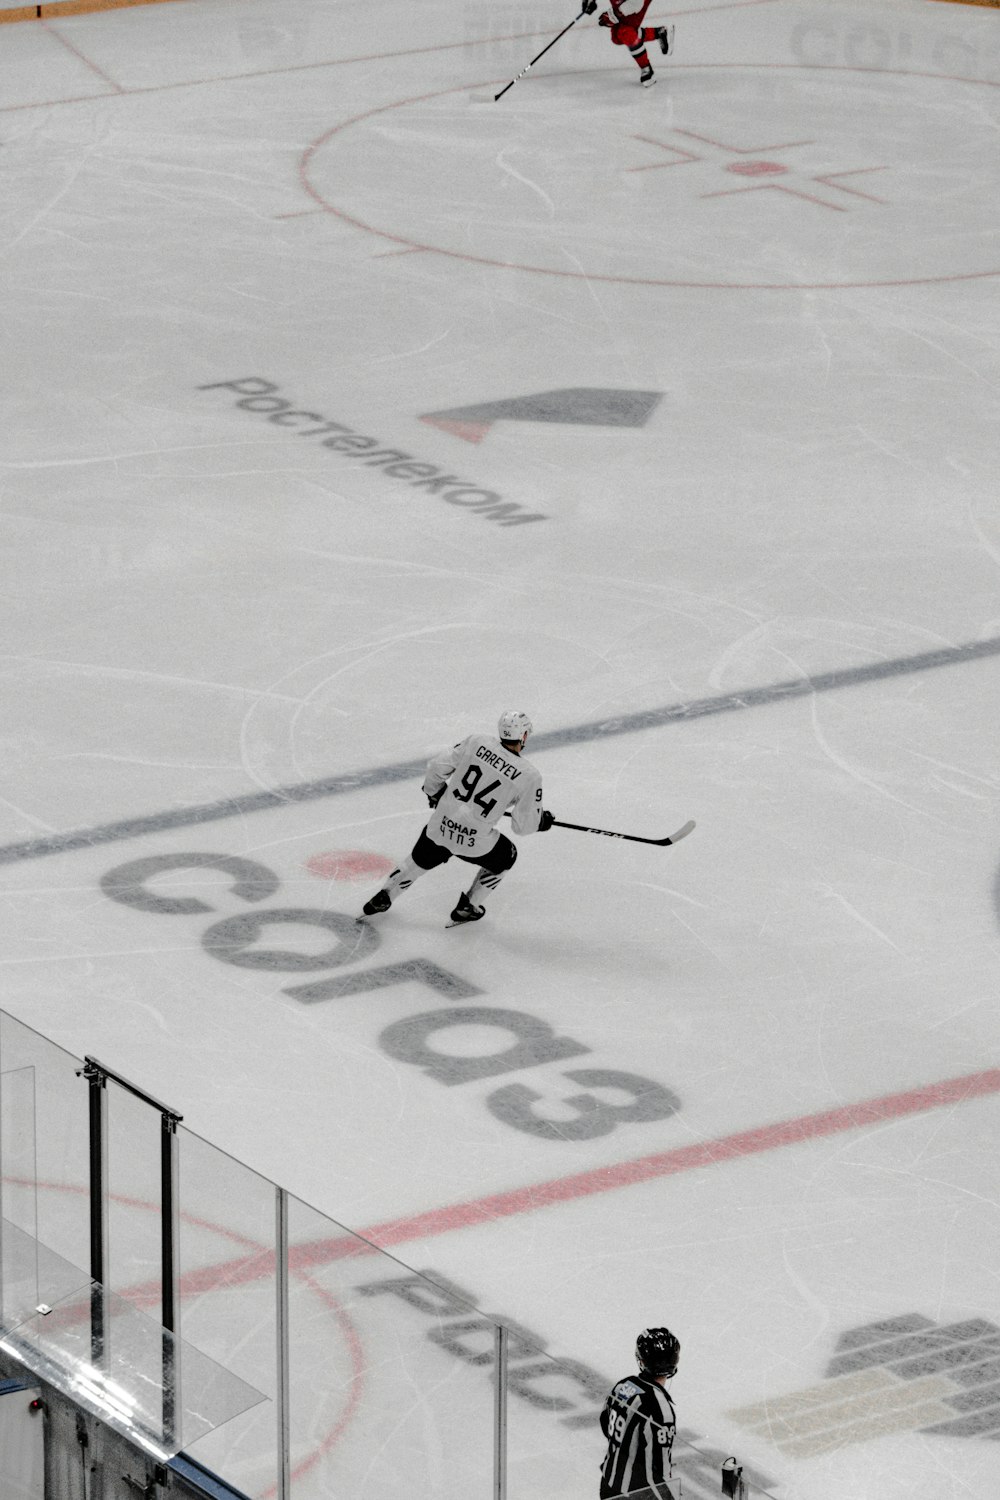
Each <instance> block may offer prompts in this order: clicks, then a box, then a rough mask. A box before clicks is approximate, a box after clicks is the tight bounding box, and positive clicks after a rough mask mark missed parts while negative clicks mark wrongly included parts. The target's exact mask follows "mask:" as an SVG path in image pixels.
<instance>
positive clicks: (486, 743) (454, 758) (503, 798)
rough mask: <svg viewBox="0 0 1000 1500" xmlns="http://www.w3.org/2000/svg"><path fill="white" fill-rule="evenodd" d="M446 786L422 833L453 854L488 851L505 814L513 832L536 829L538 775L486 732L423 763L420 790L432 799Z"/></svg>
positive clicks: (539, 806)
mask: <svg viewBox="0 0 1000 1500" xmlns="http://www.w3.org/2000/svg"><path fill="white" fill-rule="evenodd" d="M443 786H446V790H445V794H444V796H443V797H442V798H441V801H440V802H439V803H438V805H437V809H436V811H435V812H434V813H432V814H431V817H430V819H429V821H428V824H427V833H428V836H429V837H430V838H432V839H433V840H434V842H435V843H437V844H442V845H443V846H444V848H446V849H450V850H451V851H452V852H453V853H455V854H465V855H469V854H477V855H479V854H488V853H489V852H490V850H491V849H492V848H493V845H494V844H495V843H496V841H497V839H498V838H499V836H500V835H499V830H498V829H497V826H496V825H497V824H498V823H499V821H500V819H501V818H502V817H503V815H504V813H505V812H509V813H510V815H511V826H512V827H513V829H514V832H515V833H522V834H524V833H537V832H538V821H539V818H540V817H541V812H542V778H541V776H540V775H539V773H538V770H537V768H536V767H535V766H533V765H532V764H531V761H530V760H525V758H524V756H523V755H515V754H514V753H513V751H510V750H505V749H504V747H503V745H502V744H501V743H500V741H499V740H496V739H493V738H492V737H491V736H490V735H480V734H470V735H468V736H467V738H466V739H464V740H461V741H460V742H459V744H457V745H453V746H452V747H451V749H450V750H443V751H442V752H441V754H440V755H435V757H434V759H433V760H432V761H430V762H429V763H428V766H427V775H426V776H425V777H424V791H425V792H426V793H427V794H428V796H431V797H433V796H434V794H435V792H438V791H440V790H441V788H442V787H443Z"/></svg>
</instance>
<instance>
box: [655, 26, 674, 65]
mask: <svg viewBox="0 0 1000 1500" xmlns="http://www.w3.org/2000/svg"><path fill="white" fill-rule="evenodd" d="M656 35H657V38H658V39H659V43H660V51H661V52H662V53H663V55H664V57H669V55H670V53H671V52H672V51H673V49H674V28H673V27H672V26H657V28H656Z"/></svg>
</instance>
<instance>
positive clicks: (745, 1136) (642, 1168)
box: [296, 1068, 1000, 1266]
mask: <svg viewBox="0 0 1000 1500" xmlns="http://www.w3.org/2000/svg"><path fill="white" fill-rule="evenodd" d="M995 1093H1000V1068H990V1069H987V1070H986V1071H985V1072H982V1073H969V1074H966V1075H965V1076H964V1077H962V1078H948V1079H945V1080H944V1081H942V1082H940V1083H929V1084H925V1085H923V1086H922V1087H920V1088H915V1089H907V1090H906V1091H905V1092H904V1093H899V1094H885V1095H883V1096H882V1097H881V1098H878V1099H866V1100H862V1102H861V1103H860V1104H845V1105H842V1106H841V1107H840V1108H839V1109H828V1110H824V1111H822V1112H821V1113H820V1114H815V1115H801V1116H799V1118H798V1119H793V1120H779V1121H778V1122H777V1123H776V1124H773V1125H761V1126H759V1127H758V1128H757V1129H755V1130H743V1131H739V1132H738V1133H737V1134H735V1135H724V1136H720V1137H718V1138H717V1139H716V1140H712V1141H702V1142H700V1143H699V1144H698V1145H694V1146H679V1147H677V1148H676V1149H675V1150H673V1151H661V1152H657V1153H656V1154H655V1155H652V1156H640V1157H637V1158H636V1159H635V1160H633V1161H623V1162H618V1163H616V1164H615V1165H613V1166H607V1167H596V1168H594V1169H593V1170H591V1171H588V1172H576V1173H574V1174H572V1175H571V1176H569V1177H557V1178H554V1179H553V1180H552V1181H550V1182H540V1183H536V1184H535V1185H534V1186H533V1187H524V1188H513V1189H512V1190H510V1191H509V1192H505V1193H492V1194H490V1195H489V1196H488V1197H485V1198H474V1199H472V1200H470V1201H469V1202H468V1203H453V1204H450V1205H448V1206H447V1207H445V1208H436V1209H431V1210H429V1211H428V1212H427V1213H421V1214H413V1215H412V1216H411V1217H409V1218H405V1219H390V1220H389V1221H388V1222H387V1223H385V1224H375V1225H372V1227H371V1228H369V1229H366V1230H364V1231H363V1235H364V1240H365V1241H370V1242H371V1246H372V1248H375V1249H378V1248H382V1247H387V1246H389V1245H399V1244H402V1243H403V1242H404V1241H405V1240H423V1239H428V1238H429V1237H430V1236H432V1235H435V1234H446V1233H447V1232H448V1231H449V1230H452V1229H469V1228H471V1227H472V1226H473V1225H475V1224H488V1223H491V1222H492V1221H493V1220H494V1219H505V1218H510V1217H511V1216H512V1215H514V1214H521V1213H533V1212H534V1210H535V1209H539V1208H546V1207H548V1206H549V1205H550V1204H554V1203H569V1202H572V1201H573V1200H574V1199H577V1198H586V1197H590V1196H591V1195H593V1194H595V1193H608V1192H612V1191H615V1190H617V1189H618V1188H624V1187H631V1186H632V1184H634V1183H638V1182H650V1181H652V1180H653V1179H654V1178H657V1177H671V1176H673V1175H674V1174H675V1173H678V1172H690V1171H693V1170H695V1169H696V1168H698V1167H715V1166H719V1165H721V1164H722V1163H723V1162H728V1161H735V1160H737V1159H738V1158H739V1157H742V1156H756V1155H757V1154H758V1153H759V1152H762V1151H773V1150H775V1149H776V1148H777V1147H779V1146H794V1145H797V1144H798V1143H800V1142H802V1141H812V1140H817V1139H819V1138H820V1137H822V1136H826V1135H837V1134H838V1133H839V1132H841V1131H845V1130H858V1129H861V1128H863V1127H864V1126H866V1125H880V1124H884V1123H885V1122H886V1121H889V1120H898V1119H901V1118H903V1117H904V1116H906V1115H914V1114H920V1113H922V1112H923V1111H925V1110H929V1109H942V1108H944V1107H945V1106H946V1105H949V1104H964V1103H965V1102H966V1101H967V1100H969V1099H978V1098H982V1097H983V1096H984V1095H987V1094H995ZM367 1249H368V1246H367V1245H366V1244H364V1243H359V1242H358V1241H357V1240H354V1239H337V1240H327V1241H325V1242H323V1243H322V1244H315V1245H312V1246H308V1247H307V1246H305V1245H300V1246H299V1247H298V1248H297V1251H296V1255H297V1256H298V1257H301V1260H300V1262H299V1264H300V1265H302V1266H305V1265H309V1264H312V1265H315V1264H317V1263H319V1261H321V1260H322V1259H329V1260H339V1259H341V1258H343V1257H345V1256H349V1255H362V1254H365V1253H366V1252H367Z"/></svg>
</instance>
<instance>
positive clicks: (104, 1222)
mask: <svg viewBox="0 0 1000 1500" xmlns="http://www.w3.org/2000/svg"><path fill="white" fill-rule="evenodd" d="M80 1072H81V1074H82V1076H83V1077H84V1078H85V1079H86V1080H87V1084H88V1087H89V1089H90V1098H89V1125H90V1279H91V1281H92V1282H93V1283H94V1285H93V1287H92V1288H91V1292H90V1358H91V1362H92V1363H93V1364H94V1365H102V1364H103V1363H104V1359H105V1355H106V1353H107V1325H106V1320H105V1316H104V1283H105V1276H106V1265H107V1249H108V1131H107V1123H108V1095H107V1089H106V1087H105V1084H106V1081H107V1080H106V1078H105V1074H104V1071H103V1069H102V1068H101V1066H100V1064H99V1063H96V1062H95V1061H94V1059H93V1058H92V1057H87V1058H85V1059H84V1064H83V1067H82V1068H81V1070H80Z"/></svg>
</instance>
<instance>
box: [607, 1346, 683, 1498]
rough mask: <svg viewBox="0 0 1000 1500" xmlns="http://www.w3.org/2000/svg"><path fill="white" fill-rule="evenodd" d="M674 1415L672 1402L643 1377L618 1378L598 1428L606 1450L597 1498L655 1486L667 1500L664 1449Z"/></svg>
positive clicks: (673, 1426) (667, 1446) (669, 1443)
mask: <svg viewBox="0 0 1000 1500" xmlns="http://www.w3.org/2000/svg"><path fill="white" fill-rule="evenodd" d="M676 1426H677V1419H676V1415H675V1413H674V1406H673V1402H672V1401H671V1399H670V1397H669V1396H668V1395H667V1393H666V1391H665V1390H664V1389H663V1387H662V1386H661V1385H658V1384H657V1382H656V1381H655V1380H651V1379H650V1377H649V1376H648V1375H628V1376H626V1378H625V1379H624V1380H619V1381H618V1383H617V1385H616V1386H615V1387H614V1389H613V1390H612V1392H611V1394H610V1395H609V1396H608V1399H607V1400H606V1401H605V1403H604V1410H603V1411H602V1412H601V1431H602V1432H603V1433H604V1436H605V1437H606V1438H607V1440H608V1451H607V1455H606V1457H605V1459H604V1463H603V1464H602V1466H601V1500H612V1497H614V1496H617V1495H631V1494H632V1493H633V1492H634V1491H635V1490H644V1489H649V1488H650V1487H651V1486H659V1487H660V1495H661V1497H662V1500H670V1495H671V1490H670V1489H669V1488H668V1487H667V1483H666V1482H667V1481H669V1479H670V1450H671V1448H672V1447H673V1442H674V1432H675V1430H676Z"/></svg>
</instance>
